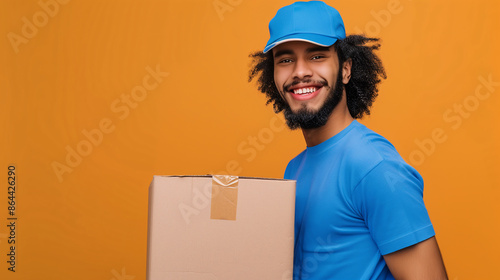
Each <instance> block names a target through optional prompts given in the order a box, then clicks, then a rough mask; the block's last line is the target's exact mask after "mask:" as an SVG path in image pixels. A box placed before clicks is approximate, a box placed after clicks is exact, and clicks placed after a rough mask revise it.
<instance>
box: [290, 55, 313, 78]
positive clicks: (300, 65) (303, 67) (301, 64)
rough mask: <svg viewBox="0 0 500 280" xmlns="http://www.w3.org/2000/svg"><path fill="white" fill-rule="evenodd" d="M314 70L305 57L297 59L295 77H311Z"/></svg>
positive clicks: (294, 70)
mask: <svg viewBox="0 0 500 280" xmlns="http://www.w3.org/2000/svg"><path fill="white" fill-rule="evenodd" d="M311 76H312V70H311V68H310V65H309V64H308V63H307V61H306V60H305V59H303V58H299V59H297V60H296V63H295V67H294V69H293V78H294V79H298V80H302V79H304V78H305V77H311Z"/></svg>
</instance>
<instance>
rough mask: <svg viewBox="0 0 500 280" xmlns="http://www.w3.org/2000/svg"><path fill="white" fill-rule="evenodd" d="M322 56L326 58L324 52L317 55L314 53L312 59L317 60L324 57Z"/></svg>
mask: <svg viewBox="0 0 500 280" xmlns="http://www.w3.org/2000/svg"><path fill="white" fill-rule="evenodd" d="M322 58H325V56H324V55H322V54H317V55H314V56H313V57H311V60H317V59H322Z"/></svg>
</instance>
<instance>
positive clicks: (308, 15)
mask: <svg viewBox="0 0 500 280" xmlns="http://www.w3.org/2000/svg"><path fill="white" fill-rule="evenodd" d="M269 33H270V35H271V38H270V39H269V41H268V42H267V45H266V47H265V48H264V53H266V52H268V51H269V50H270V49H272V48H274V47H276V46H277V45H279V44H281V43H285V42H288V41H305V42H310V43H313V44H316V45H320V46H324V47H328V46H331V45H333V44H334V43H335V42H336V41H337V40H338V39H344V38H345V28H344V21H342V17H341V16H340V13H339V12H338V11H337V10H336V9H334V8H333V7H330V6H328V5H327V4H325V2H322V1H309V2H295V3H293V4H291V5H288V6H285V7H283V8H281V9H279V10H278V12H277V13H276V15H275V16H274V18H273V19H272V20H271V21H270V22H269Z"/></svg>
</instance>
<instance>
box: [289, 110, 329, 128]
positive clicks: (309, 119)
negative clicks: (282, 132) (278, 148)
mask: <svg viewBox="0 0 500 280" xmlns="http://www.w3.org/2000/svg"><path fill="white" fill-rule="evenodd" d="M284 116H285V120H286V124H287V125H288V127H289V128H290V129H291V130H295V129H298V128H301V129H313V128H318V127H322V126H323V125H325V124H326V122H327V121H328V116H325V115H320V114H318V111H309V110H306V109H301V110H299V111H297V112H293V111H292V110H291V109H287V110H285V111H284Z"/></svg>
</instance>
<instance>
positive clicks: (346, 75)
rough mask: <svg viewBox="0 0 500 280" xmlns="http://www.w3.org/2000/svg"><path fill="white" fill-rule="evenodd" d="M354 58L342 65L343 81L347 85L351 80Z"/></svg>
mask: <svg viewBox="0 0 500 280" xmlns="http://www.w3.org/2000/svg"><path fill="white" fill-rule="evenodd" d="M351 67H352V59H350V58H349V59H347V60H346V61H344V64H343V65H342V83H343V84H344V85H346V84H347V83H349V80H351Z"/></svg>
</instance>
